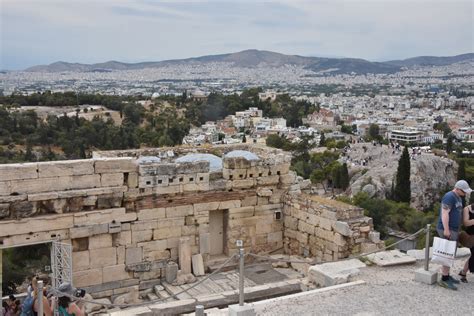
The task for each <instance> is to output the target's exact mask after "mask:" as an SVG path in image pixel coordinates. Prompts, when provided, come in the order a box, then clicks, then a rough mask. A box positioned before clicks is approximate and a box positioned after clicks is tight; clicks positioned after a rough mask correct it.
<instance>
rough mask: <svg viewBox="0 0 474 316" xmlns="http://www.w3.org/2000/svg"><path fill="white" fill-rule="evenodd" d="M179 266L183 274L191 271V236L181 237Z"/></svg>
mask: <svg viewBox="0 0 474 316" xmlns="http://www.w3.org/2000/svg"><path fill="white" fill-rule="evenodd" d="M179 268H180V269H181V272H182V273H183V274H188V273H191V245H190V242H189V237H182V238H180V239H179Z"/></svg>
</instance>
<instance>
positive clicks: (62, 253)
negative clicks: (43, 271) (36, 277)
mask: <svg viewBox="0 0 474 316" xmlns="http://www.w3.org/2000/svg"><path fill="white" fill-rule="evenodd" d="M51 270H52V272H53V278H52V282H51V283H52V284H51V285H52V287H53V288H54V289H57V288H58V287H59V285H60V284H61V283H63V282H69V283H70V284H71V285H72V246H71V245H70V244H65V243H61V242H59V241H53V242H52V246H51Z"/></svg>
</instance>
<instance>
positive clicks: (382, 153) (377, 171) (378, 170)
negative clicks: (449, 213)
mask: <svg viewBox="0 0 474 316" xmlns="http://www.w3.org/2000/svg"><path fill="white" fill-rule="evenodd" d="M363 146H366V147H369V150H367V151H366V152H364V150H362V147H363ZM400 155H401V153H392V148H389V147H388V146H386V145H384V146H383V147H380V146H372V145H371V144H352V145H351V149H350V151H349V152H348V153H347V155H346V156H347V157H349V158H350V162H348V167H349V174H350V175H351V176H352V177H351V183H350V189H349V191H350V193H351V194H352V195H355V194H357V193H358V192H360V191H362V190H363V191H368V193H372V187H367V188H366V186H367V185H369V184H371V185H373V186H374V188H375V191H374V196H376V197H378V198H385V197H386V196H387V194H389V193H390V191H391V187H392V182H394V176H395V174H396V172H397V166H398V160H399V159H400ZM369 157H370V160H369V162H368V164H367V165H366V166H362V165H360V164H358V163H357V162H360V161H361V160H363V159H368V158H369ZM410 181H411V202H410V205H411V206H412V207H414V208H418V209H423V208H426V207H429V206H430V205H432V204H433V202H436V201H437V199H438V194H439V190H440V188H445V187H448V188H449V187H451V186H453V185H454V183H455V182H456V165H455V162H454V161H453V160H450V159H448V158H445V157H438V156H435V155H434V154H431V153H422V154H421V155H416V156H415V158H414V159H411V176H410Z"/></svg>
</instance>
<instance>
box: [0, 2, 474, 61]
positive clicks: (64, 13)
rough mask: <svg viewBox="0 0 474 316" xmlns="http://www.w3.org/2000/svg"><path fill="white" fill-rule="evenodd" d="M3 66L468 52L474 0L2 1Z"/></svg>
mask: <svg viewBox="0 0 474 316" xmlns="http://www.w3.org/2000/svg"><path fill="white" fill-rule="evenodd" d="M0 3H1V7H0V12H1V42H0V44H1V46H0V48H1V62H0V69H23V68H26V67H28V66H32V65H37V64H49V63H52V62H55V61H59V60H62V61H68V62H80V63H94V62H103V61H108V60H119V61H124V62H138V61H159V60H165V59H176V58H186V57H196V56H202V55H212V54H219V53H230V52H237V51H241V50H244V49H250V48H256V49H262V50H271V51H276V52H280V53H285V54H297V55H304V56H330V57H359V58H364V59H368V60H377V61H380V60H390V59H401V58H407V57H413V56H419V55H437V56H447V55H457V54H462V53H467V52H473V51H474V37H473V32H474V31H473V30H474V25H473V19H474V17H473V16H474V11H473V10H474V8H473V3H474V1H473V0H465V1H459V0H445V1H437V0H431V1H428V0H398V1H395V0H346V1H342V0H327V1H318V0H314V1H297V0H286V1H258V0H253V1H247V0H242V1H228V0H220V1H187V2H181V1H159V0H0Z"/></svg>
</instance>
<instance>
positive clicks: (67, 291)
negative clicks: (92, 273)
mask: <svg viewBox="0 0 474 316" xmlns="http://www.w3.org/2000/svg"><path fill="white" fill-rule="evenodd" d="M58 292H59V293H58V295H57V296H58V297H69V296H74V293H75V292H76V289H75V288H73V287H72V285H71V283H69V282H63V283H61V285H59V286H58Z"/></svg>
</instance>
